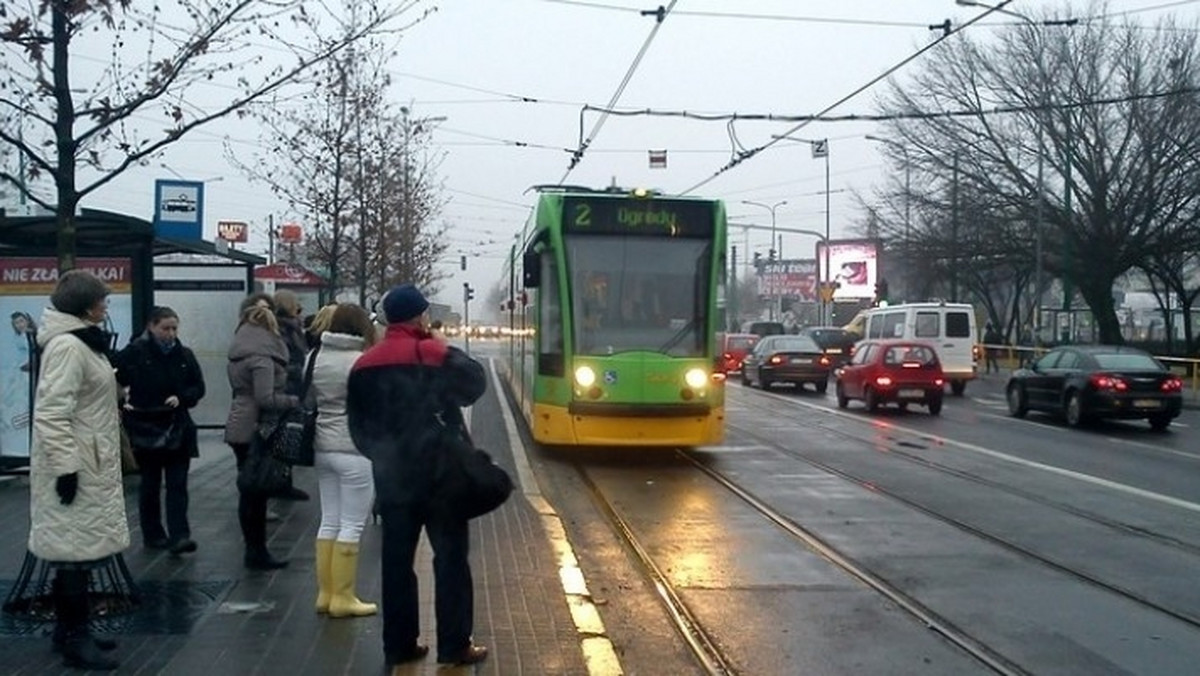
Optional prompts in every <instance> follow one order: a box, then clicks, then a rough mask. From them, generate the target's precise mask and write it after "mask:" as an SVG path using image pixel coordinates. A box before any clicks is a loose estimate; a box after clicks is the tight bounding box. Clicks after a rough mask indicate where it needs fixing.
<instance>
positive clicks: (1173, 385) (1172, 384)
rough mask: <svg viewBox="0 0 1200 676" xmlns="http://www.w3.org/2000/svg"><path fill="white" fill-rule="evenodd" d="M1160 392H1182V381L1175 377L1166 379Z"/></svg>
mask: <svg viewBox="0 0 1200 676" xmlns="http://www.w3.org/2000/svg"><path fill="white" fill-rule="evenodd" d="M1162 391H1163V392H1182V391H1183V381H1182V380H1181V379H1179V378H1178V377H1177V376H1171V377H1170V378H1167V379H1166V380H1164V381H1163V384H1162Z"/></svg>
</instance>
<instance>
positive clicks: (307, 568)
mask: <svg viewBox="0 0 1200 676" xmlns="http://www.w3.org/2000/svg"><path fill="white" fill-rule="evenodd" d="M497 382H498V381H497V380H496V379H495V378H494V377H493V378H492V379H491V383H492V385H495V384H497ZM500 406H501V402H500V399H499V398H498V397H497V392H496V390H495V387H489V391H488V393H487V395H485V397H484V398H483V399H482V400H480V401H479V402H478V403H477V404H476V405H475V406H474V407H473V410H472V433H473V436H474V438H475V441H476V443H477V444H478V445H479V446H480V447H482V448H484V449H487V450H488V451H489V452H490V453H491V454H492V455H493V457H494V458H495V459H496V461H497V462H498V463H500V464H501V465H502V466H504V467H505V468H506V469H508V470H509V472H510V474H512V476H513V478H514V481H516V480H517V479H518V476H519V474H518V471H517V468H516V467H515V462H516V460H515V459H514V454H513V452H512V448H511V447H510V441H509V438H510V437H509V433H508V430H507V428H506V425H505V420H504V416H503V415H502V412H501V408H500ZM221 434H222V433H221V430H201V432H200V439H201V449H200V457H199V458H198V459H196V460H194V461H193V464H192V469H191V475H190V483H189V491H190V499H191V505H190V509H189V517H190V521H191V528H192V538H193V539H194V540H195V541H196V542H197V543H198V544H199V551H197V552H196V553H194V554H184V555H182V556H179V557H176V556H172V555H171V554H169V553H167V552H165V551H161V550H148V549H144V548H143V547H142V544H141V543H142V537H141V532H140V530H139V529H138V526H137V523H138V518H137V514H136V510H137V482H138V478H137V477H136V476H131V477H127V478H126V490H125V500H126V508H127V512H128V514H129V522H130V531H131V540H132V544H131V546H130V547H129V549H127V550H126V551H125V552H124V560H125V562H126V564H127V565H128V568H129V570H130V572H131V574H132V578H133V580H134V581H135V583H136V585H137V589H138V592H139V594H140V603H139V605H138V606H137V608H136V609H135V610H134V611H132V612H127V613H124V614H119V615H110V616H108V617H96V616H95V615H93V621H92V628H93V631H94V632H95V633H97V634H102V635H105V636H109V637H112V638H115V639H117V640H118V641H119V643H120V646H119V648H118V649H117V651H116V653H115V655H116V656H117V658H118V659H119V660H120V663H121V666H120V668H119V669H118V670H117V671H116V672H115V673H118V674H166V675H169V676H187V675H191V674H195V675H198V676H199V675H203V676H213V675H216V674H220V675H222V676H226V675H234V674H238V675H240V674H270V675H275V674H289V675H291V674H297V675H300V674H306V675H312V676H325V675H331V674H339V675H347V676H352V675H358V674H370V675H376V674H386V673H389V672H388V671H387V670H386V669H385V666H384V656H383V644H382V639H381V632H382V619H381V616H380V615H375V616H372V617H367V618H357V619H329V618H326V617H324V616H320V615H317V614H316V613H315V612H314V610H313V601H314V599H315V597H316V579H315V572H314V551H313V539H314V537H315V533H316V530H317V525H318V522H319V520H320V507H319V504H318V501H317V486H316V478H315V475H314V473H313V471H312V470H311V469H307V468H300V469H298V470H297V471H296V478H295V481H296V485H297V486H298V487H300V488H302V489H304V490H306V491H307V492H308V493H309V494H310V495H312V496H313V497H312V500H310V501H307V502H283V501H272V502H271V506H272V510H273V511H274V512H276V513H277V514H278V515H279V519H278V520H277V521H273V522H271V523H269V524H268V532H269V535H268V538H269V541H268V546H269V548H270V549H271V551H272V553H273V554H274V555H276V556H279V557H286V558H287V559H288V560H289V561H290V562H291V563H290V565H289V566H288V567H287V568H284V569H282V570H279V571H273V572H254V571H248V570H246V569H245V568H243V567H242V553H243V548H242V543H241V531H240V529H239V527H238V520H237V488H236V485H235V478H236V470H235V467H234V460H233V454H232V451H230V449H229V448H228V447H227V446H226V445H224V444H223V443H222V441H221ZM527 476H528V475H527ZM539 502H540V500H539V499H538V498H536V497H532V496H531V497H527V496H526V495H524V494H523V493H522V487H521V485H520V484H518V486H517V488H516V490H515V491H514V492H513V495H512V498H510V499H509V501H508V502H507V503H505V504H504V505H503V506H501V507H500V509H498V510H496V511H495V512H492V513H491V514H488V515H485V516H483V517H481V518H478V519H475V520H473V521H472V522H471V569H472V573H473V575H474V582H475V640H476V642H477V643H479V644H482V645H485V646H487V647H488V648H489V655H488V658H487V660H486V661H484V662H482V663H480V664H478V665H472V666H470V667H450V666H443V665H438V664H437V661H436V656H435V652H434V651H435V645H434V643H435V639H436V632H435V629H434V626H435V625H434V612H433V571H432V561H431V559H432V553H431V550H430V549H429V546H428V541H427V540H425V539H424V537H423V538H422V543H421V548H420V550H419V551H418V554H417V574H418V577H419V580H420V590H421V598H422V602H421V603H422V606H421V626H422V629H421V642H422V643H428V644H429V645H430V647H431V651H430V654H429V656H427V657H426V658H425V659H424V660H423V661H420V662H416V663H411V664H409V665H404V666H403V667H401V668H399V669H397V670H396V671H395V673H397V674H434V673H436V674H443V673H445V674H450V673H472V674H498V675H499V674H502V675H505V676H509V675H512V674H539V675H540V674H589V673H596V672H595V669H594V668H593V669H592V671H591V672H589V668H588V664H587V661H586V660H585V657H584V649H583V648H584V644H585V642H586V639H587V638H588V637H587V636H586V635H584V634H583V633H581V630H580V629H577V627H576V624H575V621H574V620H573V616H572V611H571V609H570V607H569V604H568V598H567V596H566V595H565V594H564V591H563V589H564V582H563V577H562V574H561V573H560V563H559V561H558V558H557V557H558V554H557V553H556V551H557V550H556V546H555V536H556V534H555V532H554V531H555V526H554V524H555V521H554V520H553V519H548V518H546V514H545V511H544V510H542V509H540V508H539V507H538V506H537V505H538V504H539ZM0 514H3V515H4V518H3V519H2V520H0V599H2V598H6V597H7V596H8V594H9V591H10V590H11V589H12V587H13V585H14V583H15V580H16V578H17V575H18V573H19V571H20V570H21V566H22V562H23V560H24V557H25V553H26V549H25V543H26V540H27V536H28V528H29V490H28V481H27V479H26V478H25V477H20V476H18V477H15V478H13V477H5V478H0ZM380 528H381V527H380V525H379V524H376V523H368V525H367V527H366V530H365V532H364V535H363V540H362V557H361V559H360V561H361V563H360V567H359V580H358V592H359V595H360V596H361V597H362V598H363V599H364V600H368V601H376V602H378V601H379V599H380V593H381V592H380V589H381V581H380V559H379V552H380V538H381V532H380ZM558 535H559V536H561V531H560V532H559V533H558ZM51 628H52V625H51V624H50V623H46V622H36V621H31V620H29V619H27V618H26V617H24V616H18V615H14V614H11V613H0V674H3V675H18V674H19V675H22V676H24V675H31V674H67V673H81V672H78V671H73V670H70V669H67V668H65V667H63V666H62V663H61V658H60V657H59V656H58V655H56V654H53V653H52V652H51V645H50V630H51ZM593 667H595V665H594V664H593ZM602 671H603V670H602Z"/></svg>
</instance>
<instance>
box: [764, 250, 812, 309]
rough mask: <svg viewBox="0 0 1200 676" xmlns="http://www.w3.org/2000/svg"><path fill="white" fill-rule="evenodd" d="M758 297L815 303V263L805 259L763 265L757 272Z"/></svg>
mask: <svg viewBox="0 0 1200 676" xmlns="http://www.w3.org/2000/svg"><path fill="white" fill-rule="evenodd" d="M758 295H760V296H767V297H771V298H774V297H777V296H778V297H782V298H792V299H795V300H797V301H800V302H810V303H811V302H814V301H816V300H817V262H816V261H814V260H812V259H807V260H786V261H779V262H776V263H763V264H762V265H761V266H760V267H759V271H758Z"/></svg>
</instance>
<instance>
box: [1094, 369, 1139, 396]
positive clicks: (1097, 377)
mask: <svg viewBox="0 0 1200 676" xmlns="http://www.w3.org/2000/svg"><path fill="white" fill-rule="evenodd" d="M1088 382H1090V383H1091V384H1092V387H1095V388H1096V389H1098V390H1113V391H1114V392H1124V391H1126V390H1128V389H1129V383H1127V382H1125V381H1124V380H1122V379H1120V378H1118V377H1117V376H1110V375H1107V374H1104V373H1096V374H1094V375H1093V376H1092V377H1091V378H1089V379H1088Z"/></svg>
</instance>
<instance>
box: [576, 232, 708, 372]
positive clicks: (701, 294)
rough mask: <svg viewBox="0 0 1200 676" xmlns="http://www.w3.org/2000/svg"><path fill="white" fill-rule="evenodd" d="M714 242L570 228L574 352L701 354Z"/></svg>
mask: <svg viewBox="0 0 1200 676" xmlns="http://www.w3.org/2000/svg"><path fill="white" fill-rule="evenodd" d="M711 247H712V242H711V241H710V240H706V239H685V238H665V237H664V238H657V237H644V236H622V235H580V234H572V235H569V236H567V237H566V252H567V270H568V272H569V274H570V278H571V304H572V308H573V311H574V322H575V324H574V334H575V352H576V353H577V354H585V355H608V354H617V353H620V352H629V351H633V350H648V351H652V352H662V353H664V354H669V355H672V356H677V357H698V356H703V355H704V353H705V348H706V345H705V340H704V336H705V331H706V329H707V327H708V294H709V286H710V284H709V278H710V274H709V271H710V270H711V267H712V264H711V260H712V249H711Z"/></svg>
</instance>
